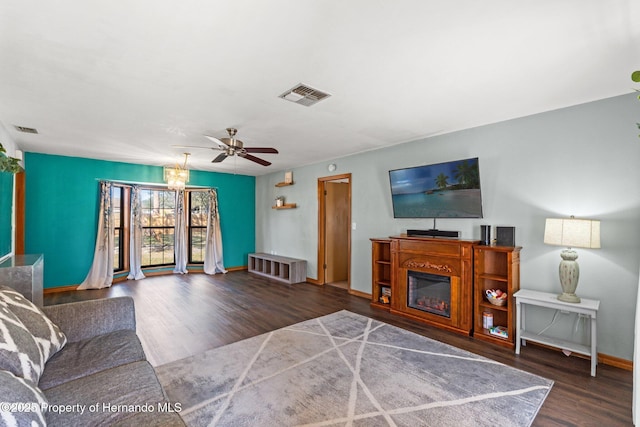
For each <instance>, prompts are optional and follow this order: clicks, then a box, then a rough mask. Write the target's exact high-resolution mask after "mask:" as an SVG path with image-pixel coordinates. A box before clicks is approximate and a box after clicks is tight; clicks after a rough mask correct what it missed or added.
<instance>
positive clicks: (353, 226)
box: [351, 222, 356, 230]
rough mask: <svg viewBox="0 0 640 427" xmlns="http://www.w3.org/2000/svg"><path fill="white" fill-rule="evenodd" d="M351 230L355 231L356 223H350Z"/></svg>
mask: <svg viewBox="0 0 640 427" xmlns="http://www.w3.org/2000/svg"><path fill="white" fill-rule="evenodd" d="M351 229H352V230H355V229H356V223H355V222H352V223H351Z"/></svg>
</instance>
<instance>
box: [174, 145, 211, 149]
mask: <svg viewBox="0 0 640 427" xmlns="http://www.w3.org/2000/svg"><path fill="white" fill-rule="evenodd" d="M172 147H173V148H204V149H207V150H217V149H218V147H203V146H201V145H172Z"/></svg>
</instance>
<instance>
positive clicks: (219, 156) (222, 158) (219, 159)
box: [211, 153, 227, 163]
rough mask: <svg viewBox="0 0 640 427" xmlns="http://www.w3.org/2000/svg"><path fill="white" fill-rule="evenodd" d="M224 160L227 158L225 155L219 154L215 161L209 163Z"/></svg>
mask: <svg viewBox="0 0 640 427" xmlns="http://www.w3.org/2000/svg"><path fill="white" fill-rule="evenodd" d="M226 158H227V153H220V154H218V157H216V158H215V159H213V160H211V163H220V162H221V161H223V160H224V159H226Z"/></svg>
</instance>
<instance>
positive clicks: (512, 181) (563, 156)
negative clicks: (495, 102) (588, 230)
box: [256, 94, 640, 360]
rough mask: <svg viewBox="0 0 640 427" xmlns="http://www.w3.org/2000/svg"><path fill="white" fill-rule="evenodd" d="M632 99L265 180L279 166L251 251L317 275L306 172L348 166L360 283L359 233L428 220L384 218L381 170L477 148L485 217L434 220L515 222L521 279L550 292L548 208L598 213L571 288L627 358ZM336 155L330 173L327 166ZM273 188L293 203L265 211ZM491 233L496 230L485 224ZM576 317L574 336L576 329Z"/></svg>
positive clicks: (635, 185) (543, 320)
mask: <svg viewBox="0 0 640 427" xmlns="http://www.w3.org/2000/svg"><path fill="white" fill-rule="evenodd" d="M636 121H640V103H639V102H638V101H637V99H636V97H635V96H634V95H633V94H630V95H624V96H620V97H615V98H610V99H605V100H601V101H596V102H592V103H588V104H583V105H579V106H575V107H570V108H565V109H561V110H556V111H552V112H547V113H542V114H538V115H534V116H528V117H524V118H520V119H514V120H509V121H506V122H501V123H497V124H492V125H487V126H482V127H478V128H473V129H467V130H463V131H459V132H454V133H450V134H446V135H441V136H436V137H431V138H427V139H423V140H418V141H414V142H410V143H406V144H401V145H396V146H393V147H390V148H385V149H380V150H376V151H370V152H366V153H363V154H358V155H354V156H349V157H344V158H339V159H335V160H332V161H326V162H322V163H318V164H315V165H309V166H305V167H301V168H296V169H294V170H293V175H294V181H295V185H293V186H291V187H284V188H276V187H274V185H275V184H276V183H277V182H280V181H283V180H284V172H283V171H281V172H277V173H273V174H270V175H265V176H261V177H258V179H257V182H256V249H257V250H258V251H264V252H274V253H277V254H282V255H288V256H293V257H298V258H303V259H306V260H307V262H308V271H307V276H308V277H311V278H317V261H316V259H317V253H316V251H317V216H318V206H317V201H316V197H317V193H316V189H317V178H318V177H322V176H329V175H334V174H338V173H347V172H350V173H352V183H353V187H352V191H353V200H352V221H353V222H355V223H356V225H357V228H356V230H353V231H352V252H351V256H352V260H351V287H352V289H354V290H358V291H361V292H365V293H370V292H371V245H370V242H369V238H371V237H384V236H390V235H396V234H399V233H403V232H405V231H406V230H407V229H408V228H431V226H432V221H431V220H404V219H403V220H400V219H394V218H393V214H392V211H391V197H390V190H389V181H388V171H389V170H390V169H397V168H403V167H408V166H418V165H422V164H430V163H438V162H443V161H448V160H456V159H461V158H467V157H479V161H480V179H481V185H482V197H483V210H484V218H483V219H479V220H474V219H449V220H444V219H442V220H438V222H437V228H439V229H445V230H459V231H460V232H461V237H462V238H469V239H471V238H473V239H478V238H479V237H480V227H479V226H480V224H490V225H492V226H494V227H495V226H497V225H508V226H515V227H516V244H517V245H520V246H523V250H522V253H521V262H522V264H521V286H522V287H523V288H528V289H535V290H541V291H549V292H559V291H560V285H559V281H558V264H559V262H560V251H561V250H562V248H560V247H555V246H548V245H545V244H543V232H544V222H545V218H547V217H568V216H570V215H575V216H576V217H583V218H594V219H600V220H601V221H602V222H601V229H602V230H601V234H602V236H601V239H602V249H599V250H588V249H578V253H579V260H578V261H579V262H580V268H581V278H580V284H579V286H578V290H577V293H578V295H580V296H582V297H585V298H592V299H599V300H601V305H600V313H599V319H598V326H599V330H598V351H599V352H600V353H604V354H607V355H610V356H614V357H619V358H622V359H626V360H631V359H632V354H633V324H634V316H635V307H636V293H637V287H638V271H639V265H640V245H639V241H640V191H639V190H640V188H639V184H640V168H639V166H638V162H639V160H640V139H638V135H637V133H638V129H637V128H636V126H635V123H636ZM332 162H333V163H336V164H337V166H338V168H337V170H336V171H335V172H328V171H327V169H326V166H327V164H329V163H332ZM278 195H284V196H286V201H287V202H289V203H297V204H298V208H297V209H291V210H273V209H271V206H272V205H273V204H274V199H275V197H276V196H278ZM494 230H495V228H494ZM549 320H550V316H549V313H548V312H545V311H542V310H540V311H533V313H532V316H531V319H528V322H529V323H528V326H532V327H538V328H543V327H545V326H546V325H547V324H548V322H549ZM575 321H576V319H574V318H573V317H571V316H569V315H561V316H560V319H559V321H558V324H557V325H555V326H553V327H552V328H551V329H550V330H549V331H550V332H551V333H552V334H558V335H564V334H572V333H574V332H573V331H574V327H575V325H574V323H573V322H575ZM585 331H586V330H585V328H584V327H583V325H581V324H580V323H579V324H578V328H577V332H576V333H575V339H576V340H579V341H580V340H582V338H583V337H584V336H585V335H586V334H585Z"/></svg>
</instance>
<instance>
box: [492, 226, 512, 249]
mask: <svg viewBox="0 0 640 427" xmlns="http://www.w3.org/2000/svg"><path fill="white" fill-rule="evenodd" d="M496 245H498V246H515V245H516V228H515V227H496Z"/></svg>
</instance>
